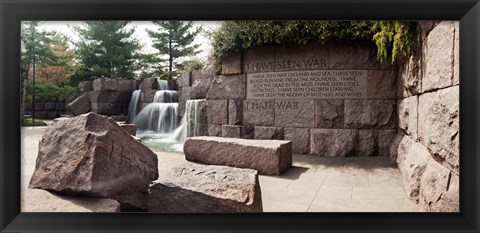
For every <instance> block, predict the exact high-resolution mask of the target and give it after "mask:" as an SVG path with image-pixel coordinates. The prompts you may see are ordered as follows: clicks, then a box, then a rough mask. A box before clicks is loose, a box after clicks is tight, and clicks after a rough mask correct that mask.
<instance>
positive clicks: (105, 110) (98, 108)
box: [91, 103, 122, 116]
mask: <svg viewBox="0 0 480 233" xmlns="http://www.w3.org/2000/svg"><path fill="white" fill-rule="evenodd" d="M91 109H92V112H94V113H98V114H101V115H106V116H113V115H120V114H122V104H121V103H92V104H91Z"/></svg>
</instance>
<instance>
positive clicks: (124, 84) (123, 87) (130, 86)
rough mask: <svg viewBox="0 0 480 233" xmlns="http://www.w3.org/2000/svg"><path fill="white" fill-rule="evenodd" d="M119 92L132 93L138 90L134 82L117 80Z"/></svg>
mask: <svg viewBox="0 0 480 233" xmlns="http://www.w3.org/2000/svg"><path fill="white" fill-rule="evenodd" d="M117 85H118V86H117V90H118V91H129V92H132V91H134V90H136V89H137V88H136V87H135V83H134V80H122V79H119V80H117Z"/></svg>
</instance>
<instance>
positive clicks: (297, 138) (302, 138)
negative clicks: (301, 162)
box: [283, 128, 310, 154]
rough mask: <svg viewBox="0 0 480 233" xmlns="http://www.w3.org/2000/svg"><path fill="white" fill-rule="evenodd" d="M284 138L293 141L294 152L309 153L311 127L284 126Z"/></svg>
mask: <svg viewBox="0 0 480 233" xmlns="http://www.w3.org/2000/svg"><path fill="white" fill-rule="evenodd" d="M283 138H284V139H285V140H290V141H292V150H293V153H298V154H308V153H309V152H310V129H308V128H284V131H283Z"/></svg>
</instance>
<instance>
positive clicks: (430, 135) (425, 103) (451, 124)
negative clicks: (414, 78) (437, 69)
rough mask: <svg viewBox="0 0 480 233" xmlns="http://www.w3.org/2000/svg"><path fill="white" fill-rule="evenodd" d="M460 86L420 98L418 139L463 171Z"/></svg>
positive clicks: (451, 166)
mask: <svg viewBox="0 0 480 233" xmlns="http://www.w3.org/2000/svg"><path fill="white" fill-rule="evenodd" d="M459 98H460V95H459V86H453V87H449V88H445V89H442V90H438V91H436V92H431V93H425V94H423V95H420V97H419V99H418V138H419V140H420V142H421V143H422V144H424V145H425V146H426V147H427V148H428V150H429V152H430V154H431V155H433V156H435V157H437V158H438V161H443V162H442V164H443V165H444V166H446V167H448V168H449V169H450V170H452V171H453V172H454V173H455V174H457V175H458V174H459V172H460V171H459V170H460V164H459V130H460V128H459V127H460V125H459V120H460V115H459V105H460V101H459Z"/></svg>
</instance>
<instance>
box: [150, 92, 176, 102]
mask: <svg viewBox="0 0 480 233" xmlns="http://www.w3.org/2000/svg"><path fill="white" fill-rule="evenodd" d="M153 102H154V103H178V91H173V90H162V91H157V92H155V96H154V97H153Z"/></svg>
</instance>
